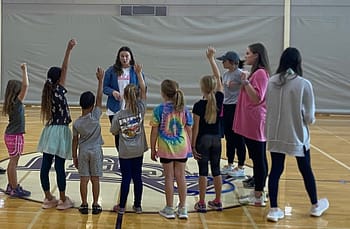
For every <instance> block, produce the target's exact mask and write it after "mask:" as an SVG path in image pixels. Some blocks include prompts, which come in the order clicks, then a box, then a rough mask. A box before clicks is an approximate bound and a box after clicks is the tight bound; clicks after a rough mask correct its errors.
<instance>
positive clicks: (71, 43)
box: [68, 39, 77, 49]
mask: <svg viewBox="0 0 350 229" xmlns="http://www.w3.org/2000/svg"><path fill="white" fill-rule="evenodd" d="M76 44H77V40H75V39H71V40H69V42H68V49H73V47H74V46H75V45H76Z"/></svg>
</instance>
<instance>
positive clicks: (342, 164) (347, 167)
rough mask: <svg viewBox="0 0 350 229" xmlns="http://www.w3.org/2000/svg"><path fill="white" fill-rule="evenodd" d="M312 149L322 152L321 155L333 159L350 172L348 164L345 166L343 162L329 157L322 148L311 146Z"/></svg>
mask: <svg viewBox="0 0 350 229" xmlns="http://www.w3.org/2000/svg"><path fill="white" fill-rule="evenodd" d="M311 147H312V148H314V149H316V150H317V151H318V152H320V153H321V154H323V155H324V156H326V157H328V158H329V159H331V160H332V161H334V162H336V163H338V164H339V165H341V166H343V167H344V168H346V169H347V170H350V167H349V166H348V165H346V164H344V163H343V162H341V161H339V160H337V159H336V158H334V157H332V156H331V155H329V154H328V153H326V152H325V151H323V150H321V149H320V148H318V147H316V146H314V145H312V144H311Z"/></svg>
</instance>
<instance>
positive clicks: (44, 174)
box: [40, 153, 66, 192]
mask: <svg viewBox="0 0 350 229" xmlns="http://www.w3.org/2000/svg"><path fill="white" fill-rule="evenodd" d="M54 158H55V170H56V180H57V186H58V190H59V191H60V192H64V191H66V171H65V168H64V163H65V162H66V159H64V158H61V157H58V156H56V155H52V154H48V153H43V161H42V164H41V169H40V182H41V187H42V189H43V190H44V192H47V191H50V179H49V172H50V169H51V165H52V162H53V159H54Z"/></svg>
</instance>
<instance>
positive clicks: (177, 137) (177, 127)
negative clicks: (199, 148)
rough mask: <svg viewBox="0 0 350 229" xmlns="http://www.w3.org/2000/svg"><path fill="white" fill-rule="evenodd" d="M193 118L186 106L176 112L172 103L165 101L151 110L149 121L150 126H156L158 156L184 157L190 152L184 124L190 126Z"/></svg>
mask: <svg viewBox="0 0 350 229" xmlns="http://www.w3.org/2000/svg"><path fill="white" fill-rule="evenodd" d="M192 124H193V119H192V116H191V113H190V112H189V110H188V109H187V108H185V109H184V111H182V112H176V111H175V109H174V104H173V103H171V102H166V103H162V104H160V105H158V106H157V107H155V108H154V110H153V116H152V119H151V121H150V125H151V126H152V127H158V139H157V140H158V141H157V142H158V157H160V158H166V159H184V158H187V155H188V154H190V153H191V151H192V150H191V142H190V138H189V136H188V134H187V132H186V130H185V126H192Z"/></svg>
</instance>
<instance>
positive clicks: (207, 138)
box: [196, 134, 221, 177]
mask: <svg viewBox="0 0 350 229" xmlns="http://www.w3.org/2000/svg"><path fill="white" fill-rule="evenodd" d="M196 150H197V152H198V153H199V154H200V155H201V159H199V160H198V161H197V163H198V167H199V175H200V176H208V163H209V162H210V169H211V174H212V176H213V177H216V176H219V175H220V158H221V137H220V136H219V135H210V134H206V135H203V136H201V137H200V139H198V140H197V143H196Z"/></svg>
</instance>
